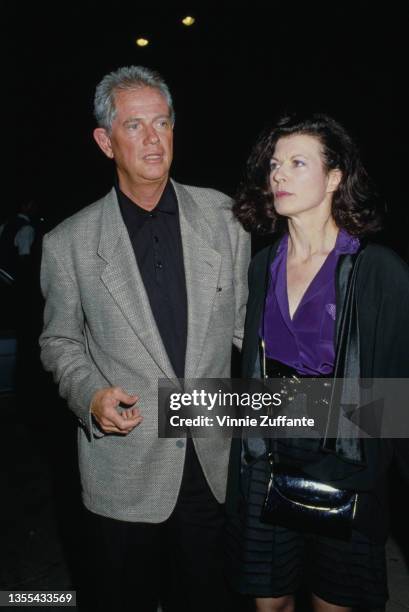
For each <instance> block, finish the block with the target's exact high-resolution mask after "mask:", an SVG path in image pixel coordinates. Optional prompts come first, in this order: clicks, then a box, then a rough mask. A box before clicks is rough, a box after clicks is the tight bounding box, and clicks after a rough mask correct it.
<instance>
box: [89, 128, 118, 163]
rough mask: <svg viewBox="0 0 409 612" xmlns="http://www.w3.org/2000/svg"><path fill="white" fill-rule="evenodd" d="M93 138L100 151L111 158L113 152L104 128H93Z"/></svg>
mask: <svg viewBox="0 0 409 612" xmlns="http://www.w3.org/2000/svg"><path fill="white" fill-rule="evenodd" d="M94 139H95V142H96V143H97V145H98V146H99V148H100V149H101V151H103V152H104V153H105V155H106V156H107V157H109V159H113V157H114V153H113V151H112V146H111V139H110V137H109V135H108V133H107V131H106V129H105V128H101V127H98V128H95V130H94Z"/></svg>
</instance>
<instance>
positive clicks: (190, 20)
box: [182, 15, 196, 26]
mask: <svg viewBox="0 0 409 612" xmlns="http://www.w3.org/2000/svg"><path fill="white" fill-rule="evenodd" d="M195 21H196V19H195V18H194V17H191V16H190V15H186V17H184V18H183V19H182V23H183V25H185V26H191V25H193V24H194V22H195Z"/></svg>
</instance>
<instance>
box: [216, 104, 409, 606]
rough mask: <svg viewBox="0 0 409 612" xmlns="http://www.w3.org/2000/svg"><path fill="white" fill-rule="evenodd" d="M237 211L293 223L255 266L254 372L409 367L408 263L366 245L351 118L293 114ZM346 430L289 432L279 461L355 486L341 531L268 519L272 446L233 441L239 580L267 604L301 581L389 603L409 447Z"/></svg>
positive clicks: (231, 499)
mask: <svg viewBox="0 0 409 612" xmlns="http://www.w3.org/2000/svg"><path fill="white" fill-rule="evenodd" d="M235 214H236V216H237V217H238V219H239V220H240V221H241V222H242V224H243V226H244V227H245V229H247V230H249V231H257V232H259V233H260V232H261V233H263V232H264V233H273V232H277V231H278V230H279V229H280V228H284V230H285V231H284V235H283V236H282V237H281V238H280V239H279V240H278V241H277V242H276V243H275V244H273V245H272V247H268V248H266V249H264V250H263V251H261V252H259V253H258V254H257V256H256V257H255V258H254V259H253V261H252V263H251V266H250V270H249V301H248V306H247V316H246V327H245V339H244V344H243V355H242V358H243V376H244V377H245V378H250V377H257V376H260V374H263V375H264V374H265V372H264V371H263V370H264V369H266V374H267V375H270V376H274V377H277V376H278V377H280V376H286V377H287V378H286V380H287V381H288V380H289V379H291V378H293V379H294V376H296V377H297V378H296V379H298V380H299V379H300V378H302V377H304V376H305V377H326V378H331V377H335V376H336V378H337V379H338V378H339V379H341V378H344V379H349V378H351V379H352V378H354V377H355V379H357V378H359V377H361V378H408V377H409V270H408V268H407V267H406V265H405V264H404V263H403V262H402V261H401V260H400V259H399V258H398V257H397V256H396V255H395V254H394V253H393V252H392V251H390V250H388V249H386V248H383V247H381V246H378V245H373V244H367V243H366V242H367V241H366V237H367V236H368V235H369V234H371V233H373V232H374V231H376V230H377V229H378V228H379V219H378V215H377V213H376V210H375V208H374V207H373V205H372V202H371V199H370V188H369V182H368V178H367V175H366V173H365V171H364V169H363V167H362V164H361V162H360V159H359V154H358V151H357V148H356V146H355V144H354V143H353V141H352V140H351V138H350V136H349V135H348V134H347V133H346V131H345V129H344V128H343V127H342V126H341V125H339V124H338V123H337V122H336V121H334V120H333V119H331V118H330V117H327V116H325V115H311V116H306V117H299V116H287V117H282V118H281V119H280V120H279V121H278V122H277V123H276V125H275V126H274V127H273V128H272V129H270V130H269V131H268V132H266V133H264V134H263V135H262V136H261V137H260V138H259V140H258V142H257V143H256V145H255V147H254V150H253V152H252V154H251V156H250V158H249V161H248V166H247V178H246V181H245V183H244V184H243V185H242V188H241V192H240V194H239V197H238V199H237V203H236V205H235ZM358 261H359V264H358ZM351 304H352V306H351ZM348 317H349V319H348ZM351 321H352V324H351ZM261 345H262V347H263V350H260V346H261ZM263 352H264V355H263V354H262V353H263ZM263 361H264V362H265V365H264V364H263ZM324 402H325V398H324ZM322 405H325V404H322ZM331 414H332V413H331ZM329 415H330V412H329V411H328V423H330V418H329ZM289 416H290V415H289ZM331 418H332V424H333V423H334V422H338V421H336V420H335V421H334V420H333V419H334V415H332V417H331ZM331 431H334V430H331ZM332 435H333V434H332ZM335 435H338V438H335V439H331V440H326V443H328V442H330V443H331V442H332V443H333V444H332V446H331V444H330V445H329V447H328V446H327V447H326V448H324V442H323V441H322V440H320V439H318V440H317V439H316V438H315V439H311V440H304V439H289V440H278V441H276V442H275V446H274V450H275V455H274V457H275V460H277V458H278V465H288V466H292V467H294V466H297V468H298V469H299V470H300V472H301V473H302V474H304V475H305V476H308V478H313V479H315V480H317V481H319V482H323V483H325V484H330V485H332V486H334V487H336V488H339V489H342V490H345V491H347V492H350V493H351V495H355V494H356V493H357V494H358V498H357V499H358V503H357V506H356V512H355V514H354V517H353V520H352V519H351V520H352V527H351V531H350V533H349V534H348V535H347V536H344V539H338V537H332V536H329V537H328V536H326V535H318V534H316V533H313V532H312V531H309V530H308V528H307V530H306V529H305V527H303V526H302V525H301V523H300V528H297V525H295V526H291V528H290V527H288V526H285V525H283V523H282V522H281V524H278V522H277V523H274V522H273V524H268V523H266V522H263V521H262V520H260V515H261V512H262V508H263V504H264V500H265V496H266V491H267V484H268V481H269V477H270V471H271V470H270V464H269V462H268V460H267V456H268V453H269V450H271V444H272V442H271V441H269V440H251V439H249V440H242V441H240V440H234V443H233V445H232V454H231V461H230V473H229V485H228V497H227V508H228V512H229V516H230V520H229V536H230V537H229V544H230V545H229V555H230V559H229V568H230V578H231V582H232V584H233V586H234V587H235V588H236V589H237V590H239V591H240V592H241V593H244V594H247V595H250V596H252V597H254V598H255V601H256V608H257V610H258V611H260V612H270V611H273V610H274V611H277V610H280V611H286V612H287V611H291V610H293V609H294V595H295V593H296V591H297V590H298V589H299V587H300V586H301V585H302V584H304V585H306V586H307V588H308V589H309V590H310V591H311V592H312V598H313V606H314V609H315V610H319V611H323V612H325V611H328V612H329V611H331V610H333V611H335V610H340V611H341V610H351V609H353V608H382V607H383V606H384V604H385V601H386V600H387V584H386V571H385V549H384V543H385V539H386V534H387V502H386V493H385V492H386V476H387V467H388V465H389V463H390V461H391V459H392V456H393V454H394V452H395V451H396V449H397V448H399V449H400V450H399V452H398V453H397V454H398V460H400V461H401V463H402V467H403V469H405V470H406V474H405V476H407V477H408V480H409V469H408V465H409V462H408V458H407V457H406V458H403V457H402V455H403V454H404V453H407V444H406V442H405V441H402V440H401V441H400V442H399V445H398V444H395V443H394V441H393V440H380V439H371V440H369V441H368V440H359V439H358V440H356V439H355V440H354V441H351V440H349V439H347V440H346V442H347V444H345V438H344V437H343V436H342V431H340V430H336V434H335ZM349 443H350V444H349ZM348 444H349V445H348ZM348 453H349V454H348ZM354 499H355V498H354Z"/></svg>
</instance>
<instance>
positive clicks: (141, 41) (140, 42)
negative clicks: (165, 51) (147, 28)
mask: <svg viewBox="0 0 409 612" xmlns="http://www.w3.org/2000/svg"><path fill="white" fill-rule="evenodd" d="M136 44H137V45H138V47H146V45H149V40H148V39H147V38H137V39H136Z"/></svg>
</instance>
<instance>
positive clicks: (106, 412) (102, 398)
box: [91, 387, 143, 435]
mask: <svg viewBox="0 0 409 612" xmlns="http://www.w3.org/2000/svg"><path fill="white" fill-rule="evenodd" d="M137 400H138V396H137V395H128V394H127V393H125V391H124V390H123V389H121V387H106V388H105V389H100V390H99V391H97V392H96V393H95V394H94V396H93V398H92V400H91V414H92V416H93V417H94V419H95V420H96V422H97V423H98V425H99V426H100V428H101V429H102V431H103V432H105V433H120V434H123V435H126V434H128V433H129V432H130V431H132V429H133V428H134V427H136V426H137V425H139V424H140V423H141V422H142V420H143V417H142V416H141V414H140V412H139V410H138V408H127V409H126V410H122V411H121V412H118V409H117V408H118V406H119V404H126V405H127V406H132V405H133V404H135V403H136V401H137Z"/></svg>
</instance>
